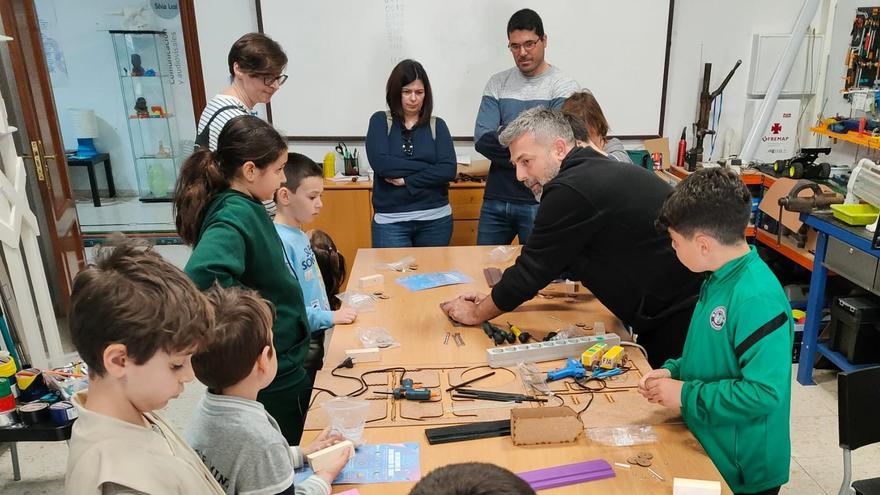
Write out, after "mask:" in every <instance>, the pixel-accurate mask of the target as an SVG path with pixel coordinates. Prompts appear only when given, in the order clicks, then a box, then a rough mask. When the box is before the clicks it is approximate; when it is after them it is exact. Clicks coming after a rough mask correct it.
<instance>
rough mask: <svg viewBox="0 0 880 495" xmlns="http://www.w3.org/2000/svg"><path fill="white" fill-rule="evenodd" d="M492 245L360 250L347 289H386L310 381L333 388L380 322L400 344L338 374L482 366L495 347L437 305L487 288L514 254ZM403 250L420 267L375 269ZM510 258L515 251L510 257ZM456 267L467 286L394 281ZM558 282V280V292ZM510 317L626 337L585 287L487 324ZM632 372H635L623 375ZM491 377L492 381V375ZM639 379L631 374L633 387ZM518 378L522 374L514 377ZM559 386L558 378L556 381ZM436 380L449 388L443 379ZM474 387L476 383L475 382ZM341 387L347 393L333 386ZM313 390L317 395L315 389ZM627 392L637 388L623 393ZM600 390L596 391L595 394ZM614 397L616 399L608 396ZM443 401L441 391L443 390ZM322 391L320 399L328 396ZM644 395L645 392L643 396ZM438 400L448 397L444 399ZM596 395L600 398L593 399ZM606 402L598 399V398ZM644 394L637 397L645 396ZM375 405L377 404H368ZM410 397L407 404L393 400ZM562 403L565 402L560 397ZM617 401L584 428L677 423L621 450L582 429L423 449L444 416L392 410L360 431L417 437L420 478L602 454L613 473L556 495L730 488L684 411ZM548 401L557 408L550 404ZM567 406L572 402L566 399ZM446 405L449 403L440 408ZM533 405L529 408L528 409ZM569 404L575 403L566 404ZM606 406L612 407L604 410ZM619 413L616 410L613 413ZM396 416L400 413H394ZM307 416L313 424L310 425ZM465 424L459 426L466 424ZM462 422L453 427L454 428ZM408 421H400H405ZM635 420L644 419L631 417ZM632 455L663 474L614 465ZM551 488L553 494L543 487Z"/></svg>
mask: <svg viewBox="0 0 880 495" xmlns="http://www.w3.org/2000/svg"><path fill="white" fill-rule="evenodd" d="M492 249H493V247H492V246H468V247H443V248H417V249H361V250H359V251H358V254H357V258H356V259H355V262H354V266H353V268H352V272H351V277H350V279H349V282H348V288H347V290H355V289H356V288H357V285H358V284H357V281H358V279H359V278H360V277H363V276H366V275H372V274H374V273H381V274H383V275H384V277H385V282H384V284H383V285H379V286H373V287H370V288H368V289H362V290H363V291H365V292H377V293H381V294H382V295H383V297H382V298H377V299H376V301H375V303H376V304H375V311H371V312H365V313H361V314H360V315H359V316H358V319H357V321H356V322H355V323H354V324H352V325H337V326H336V328H335V329H334V331H333V336H332V340H331V342H330V345H329V347H328V348H327V352H326V357H325V359H324V363H325V364H324V370H322V371H321V372H320V373H319V374H318V378H317V380H316V382H315V387H321V388H326V387H333V386H334V385H335V386H337V388H338V387H339V383H337V382H334V381H333V380H332V377H331V376H330V371H331V370H332V369H333V368H334V367H335V366H336V365H337V364H339V363H340V362H341V361H343V360H344V359H345V350H346V349H356V348H360V347H362V345H361V343H360V341H359V340H358V337H357V335H356V331H357V330H358V329H364V328H369V327H375V326H381V327H384V328H386V329H387V330H388V331H389V332H390V333H391V334H392V335H393V336H394V338H395V339H396V340H397V341H398V342H399V343H400V346H399V347H396V348H389V349H382V350H381V351H380V352H381V361H380V362H378V363H368V364H367V363H364V364H358V365H355V367H354V368H353V369H350V370H348V369H346V370H340V371H345V372H347V373H348V374H352V373H354V374H358V373H360V372H362V371H363V370H368V369H371V368H379V367H381V368H387V367H393V366H401V367H405V368H407V370H410V369H412V370H414V371H415V370H416V369H425V368H431V367H439V368H443V367H449V366H458V367H459V368H462V367H469V366H480V365H485V364H486V362H487V358H486V349H487V348H490V347H491V346H492V345H493V344H492V342H491V341H490V340H489V339H488V338H487V336H486V335H485V334H484V333H483V331H482V330H481V329H480V328H479V327H469V326H455V325H453V323H452V322H451V321H450V320H449V319H448V318H447V317H446V316H445V314H443V313H442V312H441V311H440V309H439V307H438V305H439V304H440V303H441V302H442V301H445V300H448V299H452V298H453V297H456V296H458V295H459V294H461V293H463V292H466V291H478V292H483V293H488V292H489V287H488V285H487V284H486V281H485V278H484V275H483V269H484V268H486V267H489V266H494V267H498V268H501V269H503V268H505V267H506V266H509V265H510V264H512V263H513V261H512V260H510V261H507V262H505V263H497V264H490V263H488V261H487V258H486V256H487V254H488V253H489V252H490V251H491V250H492ZM405 256H413V257H415V259H416V264H417V265H418V269H417V271H416V272H407V273H399V272H394V271H387V270H385V271H377V270H376V268H375V265H376V263H389V262H393V261H397V260H399V259H401V258H403V257H405ZM514 258H515V257H514ZM447 270H457V271H460V272H462V273H464V274H465V275H467V276H469V277H470V278H471V279H472V282H471V283H468V284H460V285H451V286H446V287H439V288H434V289H428V290H423V291H418V292H410V291H409V290H408V289H406V288H404V287H403V286H402V285H399V284H398V283H396V282H395V279H396V278H397V277H399V276H403V275H411V274H412V273H428V272H435V271H447ZM556 287H558V286H554V288H556ZM507 322H511V323H513V324H515V325H517V326H519V327H520V328H521V329H523V330H524V331H528V332H531V333H532V334H533V335H535V336H536V337H538V338H541V337H543V336H544V335H545V334H546V333H547V332H548V331H551V330H555V329H558V328H559V327H561V326H565V324H566V323H578V322H586V323H590V324H593V325H595V322H602V323H603V324H604V325H605V328H606V331H608V332H616V333H618V335H621V337H622V338H624V337H625V336H627V333H626V330H625V329H624V328H623V326H622V324H621V323H620V321H619V320H618V319H617V318H615V317H614V316H613V315H612V314H611V313H610V312H609V311H608V310H607V309H606V308H605V307H604V306H602V304H600V303H599V302H598V301H597V300H596V299H595V298H594V297H592V296H591V295H590V294H589V293H588V292H587V293H586V294H584V288H583V287H581V288H580V291H579V293H578V295H577V296H576V297H567V296H562V297H559V296H555V297H550V298H548V297H541V296H539V297H536V298H535V299H533V300H532V301H529V302H527V303H525V304H523V305H522V306H520V308H518V309H517V310H515V311H513V312H510V313H507V314H504V315H502V316H500V317H498V318H496V319H494V320H493V323H495V324H497V325H499V326H501V327H502V328H504V329H506V328H507V325H506V323H507ZM447 332H451V333H456V332H457V333H460V334H461V336H462V339H463V342H464V345H459V344H456V343H455V342H453V339H449V340H448V341H447V342H446V343H445V344H444V340H445V335H446V334H447ZM628 349H629V353H630V354H629V355H630V357H631V359H632V362H633V363H634V364H635V365H636V366H638V369H639V370H643V369H644V370H647V369H650V368H649V367H648V365H647V361H646V360H645V359H644V357H643V356H641V354H640V353H639V352H638V351H637V350H635V349H633V348H628ZM542 364H545V365H546V366H552V367H557V366H560V365H562V364H563V362H562V361H559V362H554V363H542ZM630 373H633V372H632V371H630V372H628V373H627V374H630ZM494 378H497V377H494ZM637 378H638V375H636V376H631V377H630V378H629V380H630V383H633V380H635V382H636V383H637ZM517 381H518V378H517ZM553 383H557V382H553ZM442 385H444V386H445V385H446V383H443V384H442ZM477 385H479V387H478V386H477ZM477 385H474V387H475V388H483V389H491V388H492V385H491V381H488V380H487V382H485V383H484V382H480V383H479V384H477ZM339 392H340V393H346V391H344V390H339ZM320 393H321V392H320V391H317V390H316V391H315V394H320ZM625 393H626V394H627V395H630V396H632V395H633V394H637V392H635V391H632V390H627V391H625ZM596 395H597V396H600V395H601V394H600V393H596ZM613 395H616V396H618V397H620V396H621V395H619V394H613ZM444 397H445V396H444ZM315 398H316V401H315V402H316V403H319V401H318V400H317V399H318V395H315ZM326 398H327V397H326V393H325V396H324V399H326ZM639 399H641V397H639ZM443 400H444V401H446V400H447V399H446V398H444V399H443ZM596 400H600V398H597V399H596ZM601 400H603V401H604V399H601ZM642 400H643V399H642ZM387 401H388V402H387V404H388V407H390V408H392V410H394V409H393V408H394V407H395V404H394V402H393V401H394V399H392V398H391V397H390V396H389V397H388V398H387ZM370 402H371V403H375V402H377V401H375V400H372V401H370ZM398 402H400V403H406V402H408V401H398ZM563 402H565V401H563ZM609 402H611V403H613V402H614V400H612V399H609V400H607V401H604V402H603V405H602V406H601V407H602V408H601V409H599V408H598V406H591V408H590V409H588V410H587V411H586V412H585V413H584V414H583V416H582V419H583V421H584V423H585V424H586V425H587V426H590V425H591V424H596V421H597V420H600V419H601V420H602V424H603V425H608V424H613V425H627V424H631V423H632V422H633V420H632V418H633V415H634V414H636V411H635V409H640V410H641V414H644V413H645V412H646V411H647V412H649V413H652V414H653V413H660V414H666V415H672V416H673V417H674V418H676V420H675V421H673V422H664V423H663V424H656V425H654V430H655V432H656V435H657V442H656V443H650V444H644V445H635V446H626V447H612V446H603V445H600V444H598V443H595V442H593V441H591V440H589V439H588V438H587V436H586V435H585V434H583V435H581V436H580V438H579V439H578V440H577V442H575V443H569V444H549V445H532V446H527V447H516V446H514V445H513V443H512V440H511V437H509V436H506V437H496V438H488V439H480V440H471V441H466V442H454V443H448V444H440V445H429V444H428V443H427V440H426V438H425V433H424V432H425V429H427V428H431V427H435V426H437V425H439V424H449V422H448V421H449V420H448V419H447V420H446V422H445V423H444V422H443V421H441V420H440V419H425V420H420V419H418V418H417V421H415V422H414V421H407V422H403V421H401V425H397V424H394V419H395V415H394V414H393V413H392V414H391V415H389V417H390V418H391V422H389V421H387V420H386V421H384V422H381V423H375V424H376V425H378V424H382V425H385V426H374V424H371V423H368V424H367V428H366V430H365V432H364V441H365V442H366V443H370V444H374V443H397V442H419V444H420V449H421V475H422V476H425V475H427V474H428V473H429V472H430V471H432V470H433V469H435V468H438V467H440V466H443V465H446V464H450V463H456V462H469V461H483V462H492V463H495V464H498V465H500V466H504V467H506V468H508V469H510V470H512V471H514V472H524V471H529V470H534V469H541V468H547V467H553V466H558V465H562V464H570V463H575V462H582V461H588V460H594V459H604V460H606V461H607V462H608V463H609V464H611V466H612V467H614V470H615V477H614V478H609V479H604V480H599V481H593V482H589V483H587V484H579V485H571V486H568V487H560V488H557V489H554V490H553V491H552V493H554V494H565V493H587V492H589V493H603V494H608V495H612V494H633V493H639V494H669V493H671V492H672V480H673V478H674V477H683V478H693V479H704V480H717V481H721V484H722V493H725V494H729V493H731V492H730V489H729V488H728V487H727V485H726V484H725V483H724V481H723V480H722V478H721V475H720V474H719V472H718V470H717V469H716V468H715V466H714V465H713V464H712V461H711V460H710V459H709V458H708V456H707V455H706V453H705V451H704V450H703V449H702V447H701V446H700V444H699V442H698V441H697V440H696V438H695V437H694V436H693V435H692V434H691V433H690V431H689V430H688V429H687V427H686V426H685V425H684V424H683V423H681V422H680V421H681V419H680V416H679V415H678V414H677V413H676V412H675V411H670V410H668V409H665V408H662V407H660V406H656V405H651V404H649V403H647V401H644V402H640V403H638V404H637V406H638V407H629V406H626V405H624V404H623V403H620V404H617V406H615V405H614V404H608V403H609ZM547 405H558V404H556V403H552V402H551V403H548V404H547ZM566 405H568V404H567V403H566ZM318 407H319V406H313V408H312V409H310V413H309V416H310V418H309V421H307V428H306V430H307V431H306V432H305V434H304V436H303V443H307V442H309V441H310V440H311V439H313V438H314V437H315V436H316V435H317V434H318V432H319V431H320V429H321V428H323V426H324V425H323V424H314V423H315V421H314V418H313V415H319V414H321V411H319V410H316V408H318ZM444 407H445V408H447V410H448V408H451V407H453V406H452V405H451V404H444ZM530 407H531V406H530ZM535 407H537V406H535ZM571 407H572V408H573V409H574V408H575V406H571ZM600 410H601V411H606V413H605V414H603V417H601V418H597V417H595V416H592V417H591V412H593V413H596V414H598V411H600ZM609 411H611V412H609ZM618 413H619V414H618ZM398 417H399V416H398ZM309 422H311V423H312V425H311V426H309ZM466 422H467V421H465V420H462V421H461V422H460V423H466ZM460 423H459V424H460ZM404 424H405V426H404ZM637 424H641V423H637ZM638 452H650V453H651V454H653V455H654V461H653V466H652V468H653V469H654V470H655V471H656V472H657V473H658V474H659V475H661V476H662V477H663V478H664V480H663V481H660V480H659V479H657V478H655V477H654V476H652V475H651V474H650V473H648V471H647V470H646V469H644V468H640V467H639V466H633V467H632V468H630V469H626V468H621V467H619V466H615V464H614V463H615V462H620V463H625V462H626V460H627V458H629V457H631V456H633V455H635V454H636V453H638ZM412 486H413V483H391V484H364V485H338V486H334V487H333V488H334V492H340V491H344V490H346V489H350V488H355V487H356V488H357V489H358V490H359V491H360V493H361V494H362V495H369V494H405V493H408V492H409V490H410V489H411V488H412ZM547 493H550V492H547Z"/></svg>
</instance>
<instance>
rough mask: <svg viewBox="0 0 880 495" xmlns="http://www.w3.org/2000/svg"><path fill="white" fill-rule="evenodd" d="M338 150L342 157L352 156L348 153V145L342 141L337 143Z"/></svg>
mask: <svg viewBox="0 0 880 495" xmlns="http://www.w3.org/2000/svg"><path fill="white" fill-rule="evenodd" d="M336 152H337V153H339V154H340V155H342V158H350V155H349V154H348V146H346V145H345V143H343V142H342V141H339V142H338V143H336Z"/></svg>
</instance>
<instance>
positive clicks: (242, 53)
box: [195, 33, 287, 218]
mask: <svg viewBox="0 0 880 495" xmlns="http://www.w3.org/2000/svg"><path fill="white" fill-rule="evenodd" d="M228 60H229V79H230V82H231V83H230V85H229V86H227V87H226V88H225V89H224V90H223V91H221V92H220V93H219V94H217V95H216V96H214V97H213V98H211V99H210V100H209V101H208V104H207V105H206V106H205V109H204V110H203V111H202V116H201V117H199V125H198V127H197V128H196V141H195V143H196V147H202V148H208V149H209V150H211V151H215V150H216V149H217V136H219V135H220V131H222V130H223V126H225V125H226V123H227V122H229V121H230V120H232V118H234V117H238V116H239V115H256V114H257V112H256V111H255V110H254V107H255V106H256V105H257V103H269V100H271V99H272V95H274V94H275V92H276V91H278V89H279V88H280V87H281V85H282V84H284V83H285V82H286V81H287V75H286V74H283V73H282V72H284V68H285V66H287V54H285V53H284V50H283V49H282V48H281V45H279V44H278V43H276V42H275V40H273V39H272V38H270V37H268V36H266V35H265V34H262V33H248V34H246V35H244V36H242V37H241V38H239V39H238V40H236V41H235V43H233V44H232V48H230V49H229V57H228ZM263 206H265V207H266V213H268V214H269V217H271V218H275V210H276V208H275V202H274V201H272V200H271V199H270V200H266V201H263Z"/></svg>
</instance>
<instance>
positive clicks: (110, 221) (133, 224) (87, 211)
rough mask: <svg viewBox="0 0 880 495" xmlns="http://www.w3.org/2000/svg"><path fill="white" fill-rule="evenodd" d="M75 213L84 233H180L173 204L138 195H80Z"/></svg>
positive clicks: (77, 198)
mask: <svg viewBox="0 0 880 495" xmlns="http://www.w3.org/2000/svg"><path fill="white" fill-rule="evenodd" d="M76 212H77V214H78V216H79V224H80V227H81V228H82V232H83V233H84V234H95V233H105V232H177V228H176V227H175V226H174V215H173V210H172V206H171V203H142V202H140V201H139V200H138V198H137V197H124V196H120V197H117V198H101V206H100V207H97V208H96V207H95V205H94V204H92V199H91V196H88V195H85V196H83V195H77V197H76Z"/></svg>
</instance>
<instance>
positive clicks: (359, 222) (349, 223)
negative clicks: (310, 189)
mask: <svg viewBox="0 0 880 495" xmlns="http://www.w3.org/2000/svg"><path fill="white" fill-rule="evenodd" d="M322 199H323V203H324V207H323V208H322V209H321V214H320V215H318V219H317V221H315V222H313V223H310V224H308V225H304V226H303V230H305V231H308V230H310V229H321V230H323V231H324V232H327V233H328V234H330V237H332V238H333V241H334V242H336V247H337V249H339V252H340V253H342V255H343V256H345V261H346V263H347V264H348V272H351V266H352V264H353V263H354V258H355V256H356V255H357V250H358V249H361V248H368V247H370V246H371V245H372V240H371V239H372V237H371V235H370V220H371V218H372V216H373V212H372V207H371V205H370V190H369V189H328V190H325V191H324V195H323V198H322Z"/></svg>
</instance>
